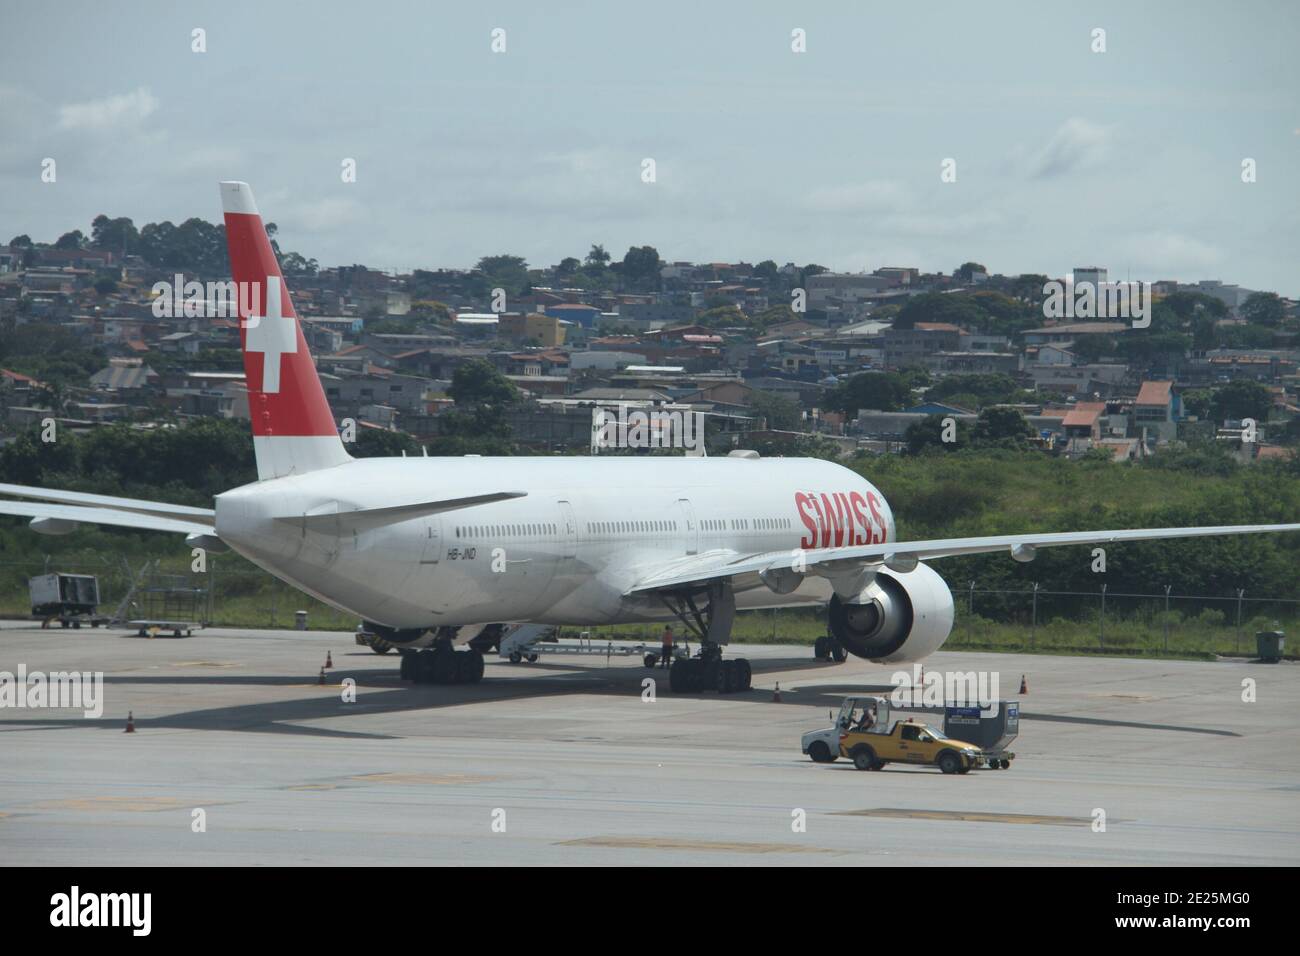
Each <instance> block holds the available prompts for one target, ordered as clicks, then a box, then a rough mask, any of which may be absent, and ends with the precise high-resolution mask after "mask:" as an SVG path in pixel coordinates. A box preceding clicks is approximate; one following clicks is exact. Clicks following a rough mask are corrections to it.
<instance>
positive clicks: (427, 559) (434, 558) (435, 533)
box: [420, 515, 442, 564]
mask: <svg viewBox="0 0 1300 956" xmlns="http://www.w3.org/2000/svg"><path fill="white" fill-rule="evenodd" d="M425 535H426V537H425V541H424V556H423V557H422V558H420V563H421V564H437V563H438V561H439V559H440V558H441V557H442V516H441V515H430V516H429V520H428V524H427V526H426V530H425Z"/></svg>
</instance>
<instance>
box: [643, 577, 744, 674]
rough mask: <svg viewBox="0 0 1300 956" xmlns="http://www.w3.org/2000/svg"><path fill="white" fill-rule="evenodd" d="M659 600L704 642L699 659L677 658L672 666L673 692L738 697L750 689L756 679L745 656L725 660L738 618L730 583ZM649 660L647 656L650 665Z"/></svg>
mask: <svg viewBox="0 0 1300 956" xmlns="http://www.w3.org/2000/svg"><path fill="white" fill-rule="evenodd" d="M659 598H660V600H661V601H663V603H664V606H665V607H667V608H668V610H670V611H672V613H673V614H674V615H676V617H677V618H678V620H680V621H681V622H682V624H684V625H685V626H686V629H687V630H688V631H690V633H691V634H693V635H694V636H695V637H696V638H697V639H698V640H699V642H700V650H699V653H698V654H697V655H696V656H695V657H690V658H680V657H679V658H676V659H674V660H673V662H672V664H671V665H670V666H669V670H668V687H669V689H670V690H672V691H673V693H677V694H680V693H692V692H699V691H704V690H716V691H717V692H718V693H719V694H737V693H741V692H743V691H747V690H749V689H750V687H751V686H752V685H753V677H754V671H753V669H752V668H751V667H750V666H749V661H747V660H745V659H744V658H743V657H737V658H733V659H731V660H725V661H724V660H723V659H722V648H723V646H724V645H725V644H727V643H728V642H729V641H730V640H731V627H732V624H733V622H734V620H735V616H736V598H735V595H734V594H733V593H732V590H731V583H730V581H713V582H710V583H709V584H708V585H707V586H706V587H697V588H688V589H683V590H679V591H673V592H668V593H661V594H660V595H659ZM649 659H650V655H647V656H646V663H647V666H649Z"/></svg>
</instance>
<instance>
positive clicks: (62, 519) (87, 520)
mask: <svg viewBox="0 0 1300 956" xmlns="http://www.w3.org/2000/svg"><path fill="white" fill-rule="evenodd" d="M0 494H3V495H11V496H13V497H15V498H27V499H32V500H28V501H12V500H9V499H4V498H0V515H14V516H16V517H20V518H37V519H47V520H48V522H50V523H51V524H52V527H48V528H47V529H46V530H57V532H59V533H62V532H67V531H73V530H75V527H76V525H78V524H106V525H114V526H116V527H121V528H138V529H140V530H143V531H171V532H175V533H179V534H187V535H188V534H196V535H208V536H211V535H212V534H213V525H214V523H215V521H216V517H215V513H214V512H213V511H212V510H211V509H210V508H191V507H189V506H187V505H173V504H168V503H167V502H165V501H142V500H140V499H138V498H117V497H113V496H112V495H92V494H89V493H86V492H81V491H60V490H58V489H55V488H33V487H30V486H28V485H10V484H3V483H0ZM38 530H40V529H39V528H38Z"/></svg>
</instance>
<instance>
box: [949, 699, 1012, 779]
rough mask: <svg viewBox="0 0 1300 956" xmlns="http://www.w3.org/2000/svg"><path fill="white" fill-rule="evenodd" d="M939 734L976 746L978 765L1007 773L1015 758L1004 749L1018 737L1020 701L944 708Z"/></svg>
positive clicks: (1010, 752) (999, 701)
mask: <svg viewBox="0 0 1300 956" xmlns="http://www.w3.org/2000/svg"><path fill="white" fill-rule="evenodd" d="M943 732H944V733H945V734H947V735H948V736H949V737H953V738H955V739H957V740H965V741H967V742H968V743H972V744H974V745H975V746H977V747H979V748H980V766H984V767H987V768H988V769H990V770H1009V769H1010V768H1011V761H1012V760H1014V759H1016V755H1015V754H1014V753H1013V752H1012V751H1010V750H1008V749H1007V747H1009V746H1010V745H1011V742H1012V741H1013V740H1015V739H1016V737H1018V736H1019V735H1020V701H1018V700H997V701H994V702H993V703H991V704H990V705H988V706H987V707H981V706H979V705H978V704H976V705H974V706H970V707H956V706H947V707H944V709H943Z"/></svg>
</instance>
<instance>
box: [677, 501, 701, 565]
mask: <svg viewBox="0 0 1300 956" xmlns="http://www.w3.org/2000/svg"><path fill="white" fill-rule="evenodd" d="M677 510H678V511H679V512H681V517H680V519H679V520H680V521H681V522H682V540H683V541H685V542H686V553H687V554H698V553H699V550H700V528H699V525H698V524H697V522H696V521H695V509H694V508H693V507H692V506H691V502H690V499H688V498H678V499H677Z"/></svg>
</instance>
